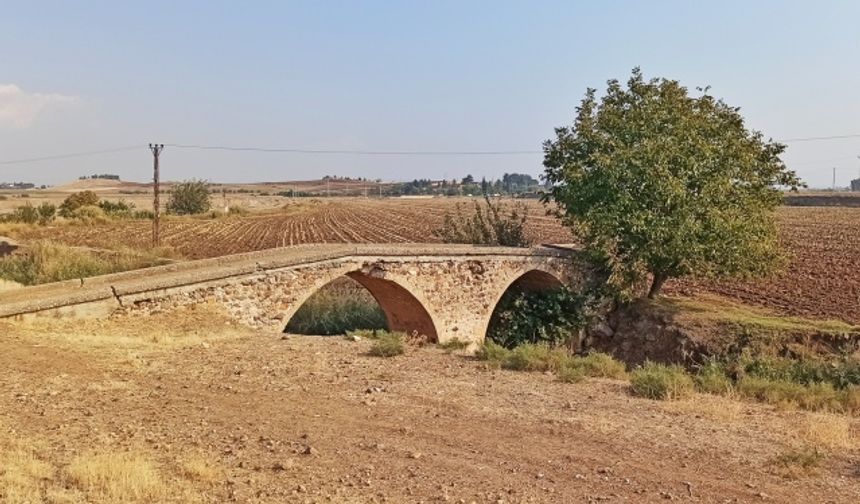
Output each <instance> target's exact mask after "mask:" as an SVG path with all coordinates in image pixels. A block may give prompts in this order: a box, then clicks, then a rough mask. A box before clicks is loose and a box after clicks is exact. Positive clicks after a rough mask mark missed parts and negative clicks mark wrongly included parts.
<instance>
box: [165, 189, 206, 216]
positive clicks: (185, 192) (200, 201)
mask: <svg viewBox="0 0 860 504" xmlns="http://www.w3.org/2000/svg"><path fill="white" fill-rule="evenodd" d="M211 207H212V204H211V202H210V201H209V185H208V184H207V183H206V182H205V181H203V180H186V181H185V182H182V183H181V184H176V185H175V186H174V187H173V191H172V192H171V193H170V199H169V200H168V202H167V211H168V212H169V213H172V214H176V215H192V214H201V213H206V212H208V211H209V209H210V208H211Z"/></svg>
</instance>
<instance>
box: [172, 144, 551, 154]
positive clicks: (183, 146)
mask: <svg viewBox="0 0 860 504" xmlns="http://www.w3.org/2000/svg"><path fill="white" fill-rule="evenodd" d="M164 145H165V146H166V147H175V148H177V149H197V150H223V151H243V152H286V153H292V154H354V155H366V156H512V155H523V154H543V151H537V150H494V151H386V150H358V149H295V148H267V147H228V146H223V145H186V144H164Z"/></svg>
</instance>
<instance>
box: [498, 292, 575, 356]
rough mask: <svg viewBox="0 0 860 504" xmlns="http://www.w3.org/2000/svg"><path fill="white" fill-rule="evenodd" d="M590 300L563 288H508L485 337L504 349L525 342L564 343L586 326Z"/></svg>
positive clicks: (553, 344)
mask: <svg viewBox="0 0 860 504" xmlns="http://www.w3.org/2000/svg"><path fill="white" fill-rule="evenodd" d="M589 299H591V298H590V297H589V296H587V295H586V294H579V293H575V292H573V291H572V290H571V289H568V288H565V287H562V288H558V289H546V290H539V291H517V290H513V289H512V290H509V291H508V292H506V293H505V295H504V296H503V297H502V299H501V300H500V301H499V304H498V306H497V307H496V309H495V311H494V313H493V317H492V319H491V321H490V327H489V329H488V331H487V336H488V337H489V338H490V339H491V340H493V341H494V342H496V343H498V344H500V345H502V346H503V347H506V348H515V347H517V346H518V345H522V344H524V343H531V344H538V343H544V344H547V345H551V346H560V345H565V344H567V343H568V342H569V340H570V338H571V336H572V335H573V334H576V333H577V332H578V331H579V329H581V328H582V327H583V326H584V325H585V323H586V314H587V309H588V306H587V304H588V300H589Z"/></svg>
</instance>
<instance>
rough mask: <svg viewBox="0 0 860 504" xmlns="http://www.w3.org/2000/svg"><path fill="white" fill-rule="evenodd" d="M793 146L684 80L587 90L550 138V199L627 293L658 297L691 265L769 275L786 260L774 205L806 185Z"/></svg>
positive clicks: (704, 272) (613, 83) (634, 79)
mask: <svg viewBox="0 0 860 504" xmlns="http://www.w3.org/2000/svg"><path fill="white" fill-rule="evenodd" d="M784 150H785V146H784V145H782V144H780V143H778V142H774V141H773V140H770V139H767V140H765V139H764V137H763V135H762V134H761V133H760V132H758V131H753V130H749V129H747V127H746V126H745V124H744V120H743V117H742V116H741V115H740V113H739V109H738V108H735V107H731V106H729V105H727V104H726V103H724V102H723V101H722V100H719V99H716V98H714V97H713V96H711V95H710V94H709V93H708V89H707V88H705V89H698V93H697V94H696V95H695V96H691V95H690V94H689V93H688V91H687V89H686V88H685V87H683V86H681V85H680V84H679V83H678V82H677V81H674V80H667V79H651V80H645V79H644V78H643V77H642V73H641V72H640V70H639V69H638V68H636V69H634V70H633V74H632V76H631V77H630V79H629V80H628V81H627V85H626V87H625V86H623V85H622V84H621V83H619V81H617V80H610V81H609V82H608V88H607V91H606V94H605V96H603V97H602V98H601V99H600V100H598V98H597V96H596V90H594V89H589V90H588V91H587V92H586V95H585V98H584V99H583V100H582V103H581V104H580V106H579V107H578V108H577V115H576V118H575V120H574V123H573V124H572V125H571V126H566V127H561V128H557V129H556V138H555V139H554V140H548V141H546V142H545V143H544V153H545V158H544V166H545V167H546V178H547V180H548V182H549V183H551V187H550V189H549V191H548V193H547V194H546V195H545V197H544V201H545V202H548V201H550V200H552V201H554V202H555V203H557V204H558V208H559V209H560V210H559V213H560V215H561V216H562V217H563V218H564V220H565V222H566V223H567V224H568V225H570V226H571V227H572V228H573V229H574V232H576V233H577V234H578V235H579V236H580V237H581V238H582V240H583V243H584V245H585V247H586V249H587V250H588V251H589V252H591V253H592V254H593V255H594V256H595V257H597V258H599V259H600V260H601V261H602V262H603V264H604V265H605V266H606V270H607V271H608V272H609V280H610V282H611V283H612V284H613V285H614V286H616V287H617V288H618V289H619V291H620V292H621V293H622V294H627V295H630V294H631V293H633V292H634V291H635V287H637V286H639V285H641V284H642V282H644V281H646V279H647V278H648V277H650V278H651V284H650V288H649V290H648V295H649V297H654V296H656V295H657V294H658V293H659V292H660V289H661V287H662V286H663V284H664V282H665V281H666V280H668V279H670V278H675V277H682V276H687V275H694V274H695V275H698V276H716V277H724V276H746V275H757V274H763V273H765V272H767V271H769V270H771V269H772V268H773V267H774V266H775V265H777V264H779V262H780V259H781V258H782V256H781V254H780V250H779V247H778V242H777V234H776V226H775V223H774V210H775V208H776V206H778V205H779V204H780V203H781V201H782V192H781V190H780V187H782V188H790V189H796V188H797V187H798V186H799V185H802V183H801V182H800V180H799V179H798V177H797V176H796V174H795V173H794V172H793V171H791V170H788V169H787V168H786V166H785V164H784V163H783V162H782V160H781V159H780V157H779V156H780V154H782V152H783V151H784Z"/></svg>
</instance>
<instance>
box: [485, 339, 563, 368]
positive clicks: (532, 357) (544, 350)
mask: <svg viewBox="0 0 860 504" xmlns="http://www.w3.org/2000/svg"><path fill="white" fill-rule="evenodd" d="M568 358H569V357H568V354H567V351H566V350H562V349H558V348H551V347H550V346H549V345H545V344H528V343H527V344H524V345H520V346H518V347H516V348H514V349H513V350H511V352H510V354H508V356H507V359H505V361H504V362H502V367H503V368H505V369H513V370H516V371H558V370H559V369H561V368H562V367H563V366H564V365H565V363H566V362H567V360H568Z"/></svg>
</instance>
